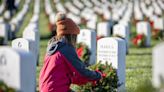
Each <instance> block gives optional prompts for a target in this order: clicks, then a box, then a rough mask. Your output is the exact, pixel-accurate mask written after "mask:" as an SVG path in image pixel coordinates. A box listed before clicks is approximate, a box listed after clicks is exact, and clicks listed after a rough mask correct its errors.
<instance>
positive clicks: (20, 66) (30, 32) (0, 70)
mask: <svg viewBox="0 0 164 92" xmlns="http://www.w3.org/2000/svg"><path fill="white" fill-rule="evenodd" d="M39 2H40V1H39V0H36V1H35V5H36V6H35V7H36V8H37V10H39V9H38V8H39V5H37V4H39ZM37 10H36V11H35V10H34V15H33V17H32V18H31V20H30V23H29V24H28V26H27V27H26V28H25V30H24V32H23V38H17V39H15V40H13V41H12V48H11V47H0V80H2V81H4V83H5V84H7V86H9V87H12V88H14V89H15V91H16V92H35V91H36V64H37V63H36V61H37V59H38V56H39V39H40V37H39V28H38V22H39V11H37ZM8 57H10V58H8ZM29 80H30V81H29Z"/></svg>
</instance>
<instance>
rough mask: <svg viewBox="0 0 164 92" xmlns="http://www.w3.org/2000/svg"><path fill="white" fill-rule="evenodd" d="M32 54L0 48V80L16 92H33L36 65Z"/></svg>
mask: <svg viewBox="0 0 164 92" xmlns="http://www.w3.org/2000/svg"><path fill="white" fill-rule="evenodd" d="M33 62H34V57H33V54H31V53H29V52H27V51H24V50H19V49H13V48H10V47H0V80H2V81H4V82H5V83H6V84H7V85H8V86H9V87H12V88H14V89H16V91H18V92H35V88H36V81H35V78H36V65H35V64H34V63H33Z"/></svg>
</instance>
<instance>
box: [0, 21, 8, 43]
mask: <svg viewBox="0 0 164 92" xmlns="http://www.w3.org/2000/svg"><path fill="white" fill-rule="evenodd" d="M0 37H2V38H3V44H7V41H8V29H7V25H6V24H5V23H0Z"/></svg>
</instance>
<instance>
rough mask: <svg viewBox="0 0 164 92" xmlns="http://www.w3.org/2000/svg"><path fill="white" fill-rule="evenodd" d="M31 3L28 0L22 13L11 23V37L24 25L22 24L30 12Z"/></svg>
mask: <svg viewBox="0 0 164 92" xmlns="http://www.w3.org/2000/svg"><path fill="white" fill-rule="evenodd" d="M30 2H31V0H26V1H25V3H24V5H23V8H22V9H21V10H20V12H19V13H18V14H17V15H16V16H15V17H13V18H12V19H11V21H10V22H9V24H10V31H11V35H14V34H15V33H16V32H18V31H19V29H20V27H21V25H22V24H23V23H22V22H23V20H24V18H25V15H26V14H27V12H28V10H29V4H30Z"/></svg>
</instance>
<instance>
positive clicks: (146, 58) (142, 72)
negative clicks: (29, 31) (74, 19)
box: [17, 0, 160, 92]
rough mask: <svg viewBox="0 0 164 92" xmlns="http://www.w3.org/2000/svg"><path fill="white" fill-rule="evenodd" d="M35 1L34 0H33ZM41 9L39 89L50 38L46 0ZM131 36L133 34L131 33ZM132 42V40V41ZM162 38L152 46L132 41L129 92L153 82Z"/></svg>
mask: <svg viewBox="0 0 164 92" xmlns="http://www.w3.org/2000/svg"><path fill="white" fill-rule="evenodd" d="M32 1H33V0H32ZM40 3H41V7H40V8H41V9H40V10H41V11H40V19H39V30H40V56H39V66H37V76H36V79H37V90H38V79H39V73H40V69H41V67H42V66H43V60H44V55H45V52H46V47H47V42H48V40H49V39H50V38H49V35H50V32H49V29H48V18H47V16H46V15H45V13H44V1H43V0H41V2H40ZM32 4H33V3H31V5H30V10H29V12H28V13H27V15H26V16H25V20H24V22H23V24H22V27H21V30H20V31H19V32H18V33H17V37H21V35H22V32H23V30H24V28H25V26H26V25H27V24H28V23H29V20H30V18H31V17H32V12H33V11H32V10H33V9H32V8H33V5H32ZM134 31H135V28H134V26H132V28H131V32H132V34H133V32H134ZM130 36H131V35H130ZM130 42H131V41H130ZM159 42H160V40H152V41H151V47H150V48H136V47H134V46H132V44H131V43H130V48H129V54H128V55H127V56H126V89H127V92H134V90H135V89H137V87H138V85H140V84H143V83H145V82H144V81H149V82H151V78H152V48H153V47H154V46H155V45H156V44H157V43H159Z"/></svg>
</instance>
